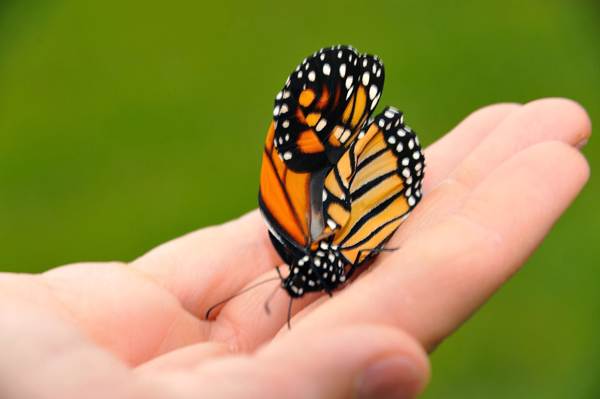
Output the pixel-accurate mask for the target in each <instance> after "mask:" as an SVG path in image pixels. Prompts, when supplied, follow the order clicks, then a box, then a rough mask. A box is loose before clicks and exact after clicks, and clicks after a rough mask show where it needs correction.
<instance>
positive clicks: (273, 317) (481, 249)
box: [0, 99, 591, 399]
mask: <svg viewBox="0 0 600 399" xmlns="http://www.w3.org/2000/svg"><path fill="white" fill-rule="evenodd" d="M590 132H591V126H590V121H589V118H588V116H587V115H586V113H585V111H584V110H583V109H582V108H581V107H580V106H578V105H577V104H575V103H573V102H571V101H568V100H561V99H546V100H539V101H535V102H532V103H529V104H527V105H525V106H519V105H514V104H501V105H494V106H490V107H486V108H483V109H481V110H479V111H477V112H475V113H474V114H472V115H470V116H469V117H468V118H466V119H465V120H464V121H463V122H462V123H460V124H459V125H458V126H457V127H456V128H455V129H454V130H453V131H451V132H450V133H449V134H447V135H446V136H444V137H443V138H441V139H440V140H439V141H438V142H436V143H434V144H433V145H431V146H430V147H429V148H427V150H426V151H425V153H426V159H427V169H426V176H425V181H424V192H425V196H424V198H423V200H422V202H421V203H420V204H419V206H418V207H417V208H416V209H415V210H414V212H413V213H412V214H411V216H410V217H409V218H408V219H407V221H406V222H405V223H404V224H403V225H402V226H401V227H400V229H399V230H398V232H397V233H396V234H395V236H394V237H393V239H392V240H391V242H390V243H389V244H388V246H389V247H393V248H395V247H399V248H400V249H399V250H397V251H394V252H389V253H383V254H381V255H380V256H379V257H378V258H377V260H376V261H375V262H374V264H373V265H372V266H371V267H370V269H369V270H367V271H366V272H365V273H363V274H361V275H360V276H359V277H358V278H357V279H356V281H354V282H353V283H352V284H350V286H348V287H346V288H345V289H343V290H341V291H339V292H336V293H335V294H334V296H333V298H329V297H323V296H318V295H314V294H313V295H307V296H305V297H304V298H302V299H301V300H298V301H295V302H294V318H293V320H292V330H291V331H288V330H287V328H285V327H284V326H285V322H286V318H287V304H288V300H289V299H288V297H287V295H286V294H285V293H284V292H283V290H279V291H278V292H277V294H276V295H275V296H274V297H273V299H272V300H271V304H270V308H271V312H270V314H266V313H265V311H264V308H263V304H264V302H265V300H266V298H267V297H268V296H269V295H270V293H271V292H272V290H273V289H274V287H275V285H277V284H278V283H276V282H273V283H269V284H263V285H261V286H259V287H257V288H256V289H254V290H252V291H250V292H248V293H245V294H243V295H241V296H238V297H236V298H234V299H232V300H230V301H229V302H227V303H226V304H225V305H224V306H222V307H220V308H218V309H217V310H216V312H215V319H214V320H211V321H207V320H203V316H204V313H205V312H206V310H207V309H208V308H209V307H210V306H211V305H213V304H215V303H217V302H219V301H220V300H222V299H224V298H226V297H229V296H230V295H232V294H235V293H237V292H239V291H240V290H242V289H243V288H244V287H246V286H249V285H252V284H254V283H256V282H259V281H262V280H264V279H266V278H268V277H272V276H275V272H274V270H273V268H274V267H275V266H277V265H278V264H280V263H281V261H280V259H279V258H278V256H277V255H276V253H275V251H274V250H273V249H272V247H271V244H270V242H269V240H268V238H267V234H266V227H265V225H264V223H263V222H262V220H261V217H260V215H259V214H258V213H257V212H256V211H254V212H251V213H250V214H248V215H246V216H244V217H242V218H240V219H238V220H236V221H233V222H229V223H226V224H224V225H221V226H216V227H209V228H205V229H202V230H200V231H197V232H194V233H191V234H188V235H186V236H184V237H181V238H178V239H176V240H174V241H172V242H169V243H166V244H164V245H162V246H160V247H158V248H156V249H154V250H153V251H151V252H149V253H148V254H146V255H144V256H142V257H141V258H139V259H137V260H135V261H133V262H131V263H130V264H128V265H125V264H122V263H81V264H74V265H68V266H63V267H59V268H56V269H53V270H50V271H49V272H46V273H43V274H41V275H19V274H7V273H5V274H2V275H0V350H1V353H2V357H1V359H0V394H1V396H2V397H6V398H13V397H14V398H71V397H73V398H82V397H90V398H94V397H101V398H106V397H110V398H138V397H139V398H150V399H152V398H157V399H158V398H192V397H194V398H196V397H210V398H218V397H244V398H254V397H274V398H275V397H286V398H295V397H297V398H305V397H327V398H345V397H349V396H352V395H363V396H364V397H378V394H379V395H380V396H381V397H414V396H415V395H416V394H418V392H420V391H421V390H422V389H423V387H424V386H425V384H426V382H427V379H428V367H429V366H428V361H427V356H426V352H427V351H431V350H432V349H433V348H434V347H435V346H436V345H437V344H438V343H439V342H440V341H441V340H443V339H444V338H445V337H446V336H448V335H449V334H451V333H452V331H454V330H455V329H456V328H457V327H458V326H459V325H460V324H461V323H462V322H464V321H465V320H466V319H467V318H468V317H469V315H470V314H472V313H473V312H474V311H475V310H476V309H477V308H478V307H479V306H481V305H482V304H483V303H484V302H485V300H486V299H487V298H488V297H489V296H490V295H491V294H492V293H493V292H494V291H495V290H496V289H498V288H499V286H500V285H501V284H502V283H503V282H504V281H506V280H507V279H508V278H509V277H510V276H511V275H512V274H513V273H515V272H516V271H517V270H518V268H519V267H520V266H521V265H522V264H523V263H524V262H525V260H526V259H527V257H528V256H529V254H531V252H532V251H533V250H535V248H536V246H537V245H538V244H539V243H540V242H541V240H542V239H543V237H544V236H545V235H546V234H547V233H548V231H549V229H550V228H551V227H552V224H553V223H554V222H555V221H556V219H557V218H558V217H559V216H560V214H561V213H562V212H563V211H564V210H565V209H566V208H567V207H568V205H569V204H570V202H571V201H572V200H573V199H574V198H575V196H576V195H577V193H578V192H579V190H580V189H581V188H582V187H583V185H584V184H585V182H586V180H587V178H588V174H589V170H588V166H587V163H586V161H585V159H584V158H583V156H582V155H581V154H580V153H579V152H578V151H577V150H576V149H574V148H573V147H579V146H581V145H583V143H585V141H586V140H587V139H588V137H589V135H590ZM386 395H387V396H386Z"/></svg>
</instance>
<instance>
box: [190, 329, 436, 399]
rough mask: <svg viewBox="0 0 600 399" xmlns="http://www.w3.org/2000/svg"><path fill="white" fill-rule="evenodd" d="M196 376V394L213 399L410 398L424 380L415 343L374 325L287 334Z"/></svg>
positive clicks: (424, 366)
mask: <svg viewBox="0 0 600 399" xmlns="http://www.w3.org/2000/svg"><path fill="white" fill-rule="evenodd" d="M196 370H197V372H198V374H199V377H200V378H198V375H196V379H195V381H194V385H196V384H198V385H196V387H197V389H198V391H200V392H201V393H203V394H206V397H215V398H218V397H244V398H265V397H269V398H270V397H273V398H277V397H285V398H348V397H358V398H414V397H415V396H416V395H418V394H419V393H420V392H421V391H422V390H423V388H424V386H425V384H426V382H427V380H428V378H429V362H428V359H427V355H426V353H425V351H424V350H423V348H422V347H421V345H420V344H419V343H418V342H417V341H416V340H414V339H413V338H412V337H410V336H409V335H408V334H406V333H404V332H402V331H400V330H397V329H393V328H390V327H383V326H373V325H365V326H350V327H348V326H346V327H336V328H333V329H327V330H322V331H315V332H313V333H310V334H306V332H303V334H302V335H300V334H298V333H296V334H295V333H294V331H292V332H291V333H290V334H286V335H285V336H283V337H281V338H280V339H278V340H276V341H274V342H272V343H271V344H269V345H267V346H266V347H264V348H263V349H260V350H259V351H258V352H257V353H256V354H255V355H253V356H249V357H244V358H229V359H222V360H219V361H216V362H212V363H205V364H203V365H202V366H200V367H199V368H197V369H196ZM198 391H196V392H198Z"/></svg>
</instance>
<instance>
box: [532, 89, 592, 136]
mask: <svg viewBox="0 0 600 399" xmlns="http://www.w3.org/2000/svg"><path fill="white" fill-rule="evenodd" d="M523 108H524V112H526V113H527V114H528V115H530V116H531V117H533V118H534V119H536V120H537V121H538V122H542V123H543V122H545V121H546V120H548V119H550V120H551V121H552V122H553V123H556V124H558V125H559V127H567V128H568V129H569V131H571V132H574V133H575V134H573V135H572V136H571V140H569V142H570V143H571V144H573V145H578V144H579V143H581V142H584V141H587V139H588V138H589V137H590V135H591V132H592V120H591V118H590V116H589V114H588V112H587V110H586V109H585V108H584V107H583V106H582V105H581V104H580V103H579V102H577V101H575V100H572V99H569V98H564V97H549V98H542V99H538V100H534V101H530V102H529V103H527V104H525V106H524V107H523ZM549 127H550V128H551V127H552V126H549Z"/></svg>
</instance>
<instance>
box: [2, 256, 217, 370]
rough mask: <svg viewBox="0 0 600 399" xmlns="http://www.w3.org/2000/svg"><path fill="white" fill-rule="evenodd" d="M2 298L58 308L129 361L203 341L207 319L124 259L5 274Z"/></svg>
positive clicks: (57, 311) (51, 309)
mask: <svg viewBox="0 0 600 399" xmlns="http://www.w3.org/2000/svg"><path fill="white" fill-rule="evenodd" d="M0 293H1V294H2V296H1V297H0V298H2V299H4V298H12V299H15V300H20V301H22V302H24V303H30V304H32V305H35V306H37V307H38V308H39V309H42V310H44V311H45V312H49V313H52V314H56V315H58V316H60V317H62V318H63V319H65V320H68V321H69V322H71V323H72V324H73V325H75V326H76V327H78V328H79V329H80V330H81V331H83V332H84V333H85V334H86V335H87V336H88V337H90V338H91V339H92V340H93V341H94V342H95V343H97V344H98V345H100V346H102V347H103V348H105V349H107V350H109V351H111V352H112V353H114V354H116V355H117V356H119V357H120V358H121V359H123V360H124V361H126V362H127V363H128V364H130V365H136V364H139V363H140V362H144V361H147V360H148V359H150V358H152V357H154V356H158V355H160V354H162V353H165V352H169V351H171V350H173V349H176V348H179V347H181V346H183V345H190V344H194V343H197V342H200V341H202V340H204V339H206V337H207V336H208V335H209V331H210V328H209V325H208V322H202V321H199V320H198V319H197V318H196V317H194V316H193V315H191V314H190V313H188V312H187V311H185V309H183V308H182V307H181V305H180V304H179V301H178V300H177V299H176V298H175V297H173V295H171V294H170V293H169V292H168V291H166V290H164V289H163V288H162V287H160V286H158V285H157V284H156V283H155V282H154V281H153V280H152V279H149V278H147V277H146V276H144V275H142V274H140V273H139V272H136V271H135V270H134V269H132V268H130V267H128V266H127V265H123V264H120V263H80V264H73V265H67V266H63V267H59V268H56V269H52V270H50V271H48V272H46V273H43V274H41V275H5V276H3V278H2V279H0Z"/></svg>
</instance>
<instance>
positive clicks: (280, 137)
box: [259, 46, 424, 298]
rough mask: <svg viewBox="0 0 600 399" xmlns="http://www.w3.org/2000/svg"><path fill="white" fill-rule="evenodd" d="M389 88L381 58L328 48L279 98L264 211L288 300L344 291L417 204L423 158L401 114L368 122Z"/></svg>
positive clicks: (264, 180)
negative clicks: (385, 85)
mask: <svg viewBox="0 0 600 399" xmlns="http://www.w3.org/2000/svg"><path fill="white" fill-rule="evenodd" d="M383 78H384V71H383V65H382V64H381V62H380V60H379V59H378V58H377V57H374V56H370V55H361V54H358V53H357V52H356V50H354V49H353V48H351V47H348V46H336V47H330V48H327V49H322V50H320V51H319V52H316V53H314V54H313V55H312V56H311V57H309V58H307V59H305V60H304V61H303V62H302V63H301V64H300V65H299V66H298V67H297V68H296V70H295V71H294V72H292V74H291V75H290V77H289V78H288V80H287V82H286V84H285V86H284V88H283V89H282V91H280V92H279V93H278V94H277V96H276V99H275V107H274V117H273V121H272V123H271V126H270V127H269V130H268V132H267V138H266V140H265V148H264V153H263V164H262V169H261V182H260V192H259V206H260V209H261V211H262V213H263V216H264V217H265V219H266V221H267V224H268V227H269V233H270V237H271V241H272V242H273V245H274V247H275V249H276V250H277V252H278V253H279V254H280V256H281V258H282V259H283V260H284V261H285V262H286V263H287V264H288V265H289V273H288V274H287V276H285V277H282V287H283V288H284V289H285V290H286V291H287V292H288V294H289V295H290V297H292V298H297V297H301V296H303V295H304V294H306V293H307V292H315V291H325V292H327V293H331V292H332V291H333V290H335V289H337V288H339V287H340V285H343V284H345V283H346V282H347V281H348V280H349V279H350V278H351V276H352V275H353V273H354V271H355V270H356V269H357V268H359V267H360V266H361V265H364V264H365V263H367V262H369V261H370V260H371V259H373V258H374V257H375V256H376V255H377V254H378V253H379V252H381V250H382V249H383V245H384V244H385V243H386V242H387V241H388V240H389V238H390V237H391V235H392V234H393V233H394V231H395V230H396V229H397V228H398V227H399V226H400V224H401V223H402V222H403V220H404V219H405V218H406V216H407V215H408V213H409V212H410V211H411V210H412V208H413V207H414V206H415V205H416V204H417V203H418V201H419V200H420V198H421V180H422V177H423V169H424V160H423V154H422V152H421V150H420V146H419V142H418V139H417V137H416V135H415V134H414V132H413V131H412V130H411V129H410V128H408V127H407V126H405V125H404V123H403V116H402V113H400V112H399V111H397V110H396V109H394V108H391V107H388V108H386V109H385V110H384V112H382V113H381V114H379V115H377V116H376V117H375V118H374V119H369V117H370V115H371V113H372V111H373V110H374V108H375V106H376V105H377V102H378V100H379V97H380V95H381V90H382V88H383Z"/></svg>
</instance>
